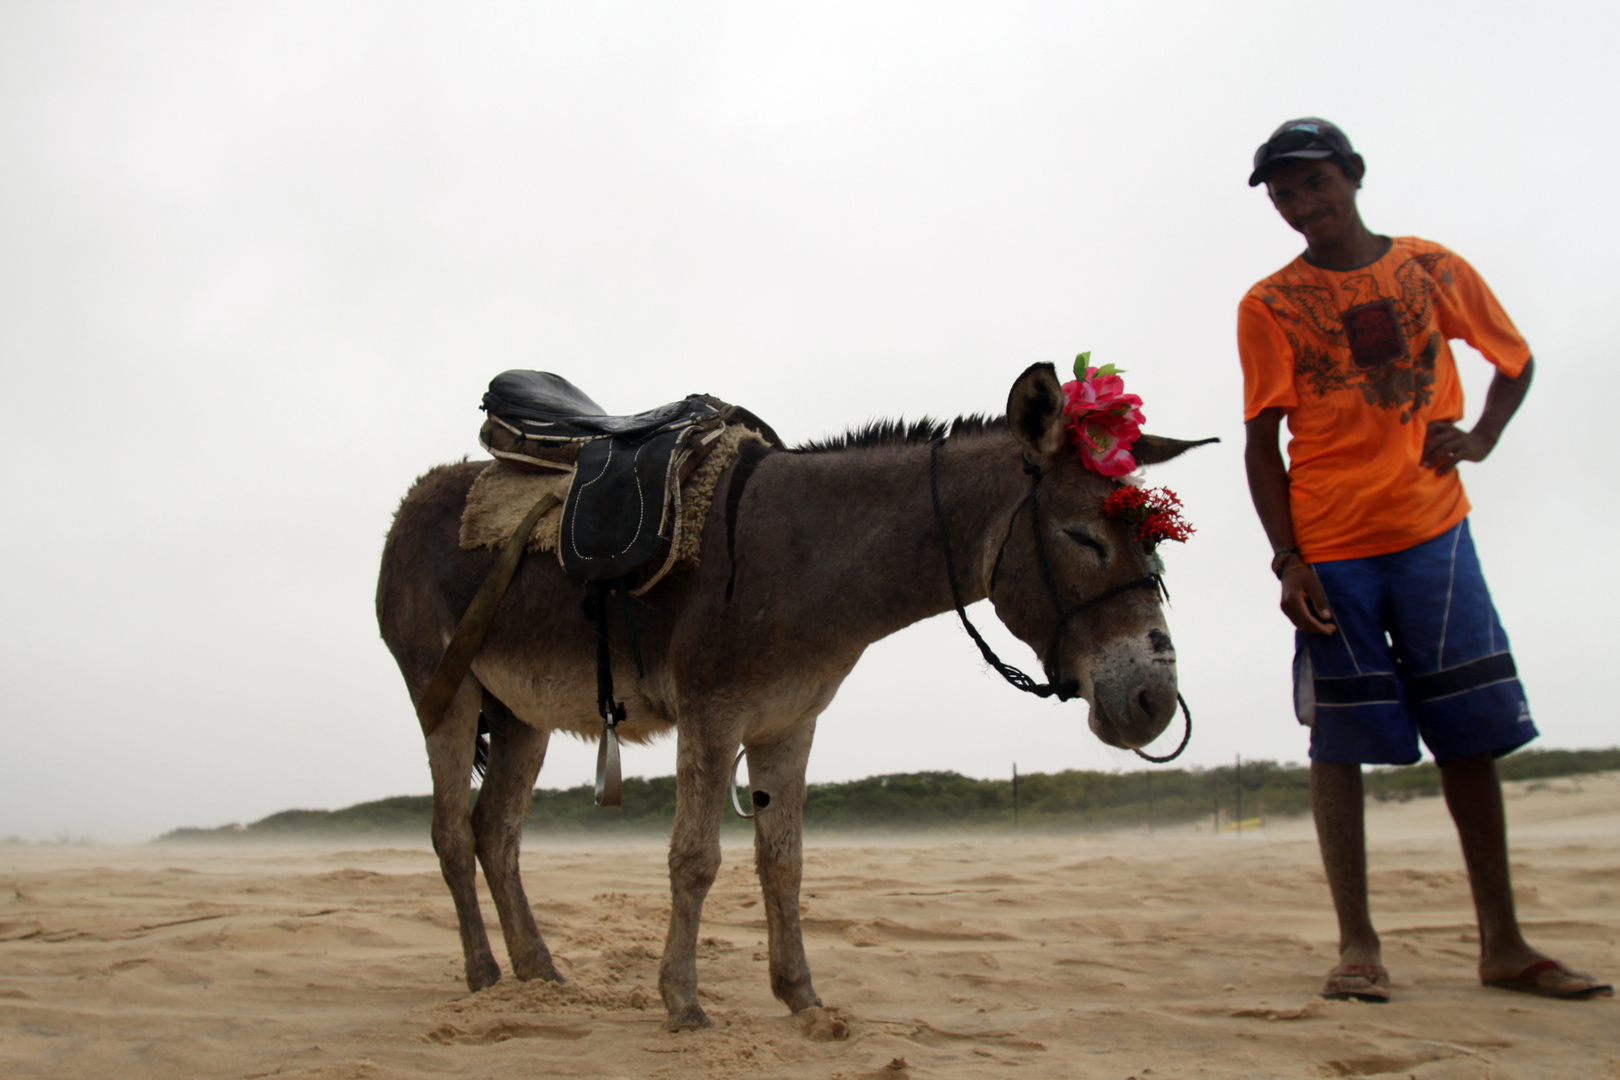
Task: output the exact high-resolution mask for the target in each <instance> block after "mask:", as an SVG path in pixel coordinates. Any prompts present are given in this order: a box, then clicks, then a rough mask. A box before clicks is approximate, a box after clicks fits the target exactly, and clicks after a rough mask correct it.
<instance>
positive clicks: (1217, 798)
mask: <svg viewBox="0 0 1620 1080" xmlns="http://www.w3.org/2000/svg"><path fill="white" fill-rule="evenodd" d="M1209 784H1210V791H1211V795H1210V802H1211V804H1212V805H1213V809H1212V810H1211V811H1210V812H1211V813H1212V814H1213V815H1214V819H1215V821H1214V832H1215V835H1216V836H1217V837H1218V836H1220V835H1221V774H1220V773H1219V772H1217V771H1216V770H1214V769H1211V770H1209Z"/></svg>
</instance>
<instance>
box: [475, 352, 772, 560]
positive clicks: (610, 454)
mask: <svg viewBox="0 0 1620 1080" xmlns="http://www.w3.org/2000/svg"><path fill="white" fill-rule="evenodd" d="M483 408H484V411H485V412H486V413H488V414H489V419H487V420H486V421H485V422H484V426H483V429H482V430H481V431H480V432H479V441H480V442H481V443H482V444H483V445H484V448H485V449H486V450H488V451H489V452H490V453H491V454H492V455H494V457H495V458H496V459H497V460H499V461H502V462H504V463H505V464H507V465H510V466H512V467H515V468H519V469H528V470H533V471H551V472H556V471H572V472H573V473H574V478H573V482H572V483H571V484H570V486H569V489H568V499H567V501H566V502H565V503H564V504H563V518H562V528H561V534H560V537H559V542H558V555H559V556H560V558H561V561H562V566H563V571H564V573H566V574H568V576H570V577H572V578H575V579H577V580H580V581H604V580H609V579H613V578H622V577H625V576H627V575H629V574H632V573H634V572H635V571H636V570H638V569H640V568H642V567H644V566H648V565H649V564H653V563H655V560H659V558H660V555H661V554H662V553H664V552H665V551H666V550H667V545H668V544H669V542H670V540H671V534H672V532H673V525H674V522H675V519H676V517H677V516H678V515H679V513H680V497H681V482H682V481H683V480H684V479H685V478H686V477H688V476H690V475H691V473H692V471H693V470H694V469H696V468H697V466H698V465H699V464H700V463H701V462H702V460H703V459H704V458H705V457H707V456H708V453H709V450H710V449H711V447H712V445H713V443H714V440H715V439H716V438H717V437H718V436H719V435H720V434H721V432H722V431H723V430H724V428H725V425H726V424H728V423H738V422H740V423H744V424H746V425H747V426H749V427H751V428H753V429H754V430H756V431H758V432H759V433H760V434H761V435H763V436H764V437H765V438H766V439H767V440H768V441H769V442H771V443H772V444H773V445H776V446H780V445H781V441H780V440H779V439H778V438H777V437H776V433H775V432H774V431H772V430H771V429H770V427H769V426H768V425H766V424H764V423H763V422H762V421H760V420H759V419H758V418H757V417H755V416H754V415H753V414H752V413H749V412H748V411H747V410H746V409H740V408H737V407H736V406H733V405H727V404H726V403H725V402H723V401H720V400H719V399H718V398H712V397H709V396H708V395H706V394H692V395H689V396H688V397H686V398H684V399H682V400H680V401H674V402H670V403H669V404H667V405H660V406H659V407H658V408H656V409H649V410H647V411H646V412H641V413H635V414H632V415H629V416H613V415H610V414H608V413H607V412H605V411H604V410H603V409H602V407H601V406H600V405H598V404H597V403H596V402H595V401H593V400H591V398H590V397H589V396H588V395H587V394H586V393H585V392H584V391H582V390H580V389H579V388H578V387H577V386H575V385H574V384H573V383H571V382H569V381H568V380H567V379H565V378H563V377H562V376H560V375H554V374H552V373H550V372H546V371H506V372H502V373H501V374H500V375H497V376H496V377H495V378H494V379H493V380H492V381H491V382H490V384H489V392H488V393H487V394H485V395H484V404H483Z"/></svg>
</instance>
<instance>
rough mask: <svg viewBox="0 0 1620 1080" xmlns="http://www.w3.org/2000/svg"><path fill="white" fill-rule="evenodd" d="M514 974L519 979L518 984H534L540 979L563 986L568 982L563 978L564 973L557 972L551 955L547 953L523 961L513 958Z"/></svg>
mask: <svg viewBox="0 0 1620 1080" xmlns="http://www.w3.org/2000/svg"><path fill="white" fill-rule="evenodd" d="M512 974H514V975H516V976H517V977H518V982H533V981H534V980H536V979H539V980H540V981H541V982H554V983H559V984H561V983H566V982H567V981H568V980H567V979H565V978H563V976H562V972H560V971H558V970H557V965H556V964H554V963H552V960H551V954H550V953H545V952H543V953H541V954H540V955H538V956H530V957H525V958H523V959H521V960H520V959H518V958H517V957H515V956H514V957H513V958H512Z"/></svg>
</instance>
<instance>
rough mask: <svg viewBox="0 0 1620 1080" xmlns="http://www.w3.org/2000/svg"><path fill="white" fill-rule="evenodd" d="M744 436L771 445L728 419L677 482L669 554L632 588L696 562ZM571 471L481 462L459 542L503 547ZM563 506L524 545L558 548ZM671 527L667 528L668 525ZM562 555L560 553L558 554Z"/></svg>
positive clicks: (565, 489) (564, 485) (560, 492)
mask: <svg viewBox="0 0 1620 1080" xmlns="http://www.w3.org/2000/svg"><path fill="white" fill-rule="evenodd" d="M747 442H757V443H764V444H766V445H770V442H769V440H768V439H766V438H764V437H763V436H761V435H760V434H759V433H758V432H756V431H754V430H753V429H752V428H749V427H745V426H743V425H742V424H728V425H727V426H726V427H725V429H724V430H723V431H722V432H721V433H720V435H719V436H717V437H716V439H715V441H714V449H713V450H711V451H710V453H709V456H708V457H706V458H704V459H703V462H702V464H700V465H699V466H698V467H697V469H695V470H694V471H693V473H692V475H691V476H689V477H687V478H686V481H685V482H684V483H683V484H682V485H681V499H680V512H679V513H678V514H676V515H675V520H674V522H673V528H672V535H670V536H669V537H668V539H669V541H670V544H669V550H668V554H667V556H666V557H665V558H664V559H663V560H662V563H661V565H657V567H656V569H655V570H654V572H653V573H652V574H651V575H650V576H648V577H647V578H646V580H644V581H642V582H641V584H640V585H638V586H637V587H636V588H635V589H634V590H633V594H634V595H637V596H639V595H641V594H642V593H644V592H646V591H647V590H648V589H650V588H652V587H653V585H655V584H657V582H658V581H659V580H660V579H661V578H663V576H664V575H665V574H667V573H669V572H670V571H672V570H679V569H687V568H690V567H694V566H697V565H698V561H699V556H700V554H701V552H702V548H703V524H704V522H705V521H707V520H708V516H709V505H710V503H712V502H713V500H714V493H715V486H716V485H717V484H719V482H720V476H721V474H723V473H724V472H725V471H726V469H727V468H729V467H730V466H731V463H732V462H734V461H736V460H737V453H738V451H739V450H740V449H741V447H742V445H743V444H744V443H747ZM573 479H574V474H573V473H572V472H566V473H537V472H528V471H525V470H522V469H514V468H512V467H510V466H508V465H503V464H501V463H500V462H499V461H493V462H491V463H490V464H489V465H487V466H485V468H484V471H483V472H481V473H479V474H478V478H477V479H476V480H474V481H473V485H472V488H471V489H470V490H469V491H468V492H467V504H466V507H465V508H464V509H463V510H462V514H461V538H460V540H461V547H462V548H463V550H467V551H472V550H475V549H477V548H481V547H488V548H495V549H499V548H503V547H505V546H506V545H507V544H508V543H510V542H511V541H512V534H513V533H515V532H517V527H518V525H520V524H521V523H522V521H523V515H524V514H526V513H528V512H529V508H530V507H532V506H533V505H534V504H535V503H537V502H539V501H540V499H541V498H542V497H543V496H545V495H547V494H554V495H556V496H557V497H558V498H559V499H566V498H567V497H568V495H569V488H570V487H571V485H572V482H573ZM562 518H563V515H562V508H561V507H560V506H559V507H558V508H557V509H555V510H552V511H551V512H550V513H547V514H545V515H543V516H542V517H541V518H540V520H539V522H537V523H536V524H535V527H534V531H533V532H531V533H530V534H529V538H528V550H529V551H530V552H538V551H553V552H556V551H559V548H560V544H559V541H560V540H561V535H560V533H561V527H562ZM666 531H670V530H666ZM558 559H559V561H561V555H560V552H559V555H558Z"/></svg>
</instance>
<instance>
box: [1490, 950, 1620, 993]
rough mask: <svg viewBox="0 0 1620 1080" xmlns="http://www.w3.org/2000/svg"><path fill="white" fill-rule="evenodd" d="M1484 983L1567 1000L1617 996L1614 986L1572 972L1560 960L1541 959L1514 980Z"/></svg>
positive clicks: (1499, 987)
mask: <svg viewBox="0 0 1620 1080" xmlns="http://www.w3.org/2000/svg"><path fill="white" fill-rule="evenodd" d="M1480 981H1481V982H1483V983H1484V984H1485V985H1486V986H1494V987H1496V988H1497V989H1498V990H1517V991H1518V992H1519V993H1521V994H1538V995H1540V996H1541V997H1550V998H1561V999H1563V1000H1565V1001H1585V1000H1587V999H1588V998H1597V997H1613V996H1614V987H1612V986H1610V985H1609V984H1608V983H1600V982H1598V981H1597V980H1596V979H1594V978H1592V976H1590V975H1582V974H1581V973H1580V972H1578V971H1571V970H1569V968H1567V967H1565V966H1564V965H1563V964H1560V963H1559V962H1558V961H1557V960H1537V961H1535V962H1534V963H1532V964H1530V965H1529V966H1528V967H1526V968H1525V969H1524V970H1523V971H1521V972H1519V973H1518V974H1517V975H1515V976H1513V977H1512V978H1508V979H1481V980H1480Z"/></svg>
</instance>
